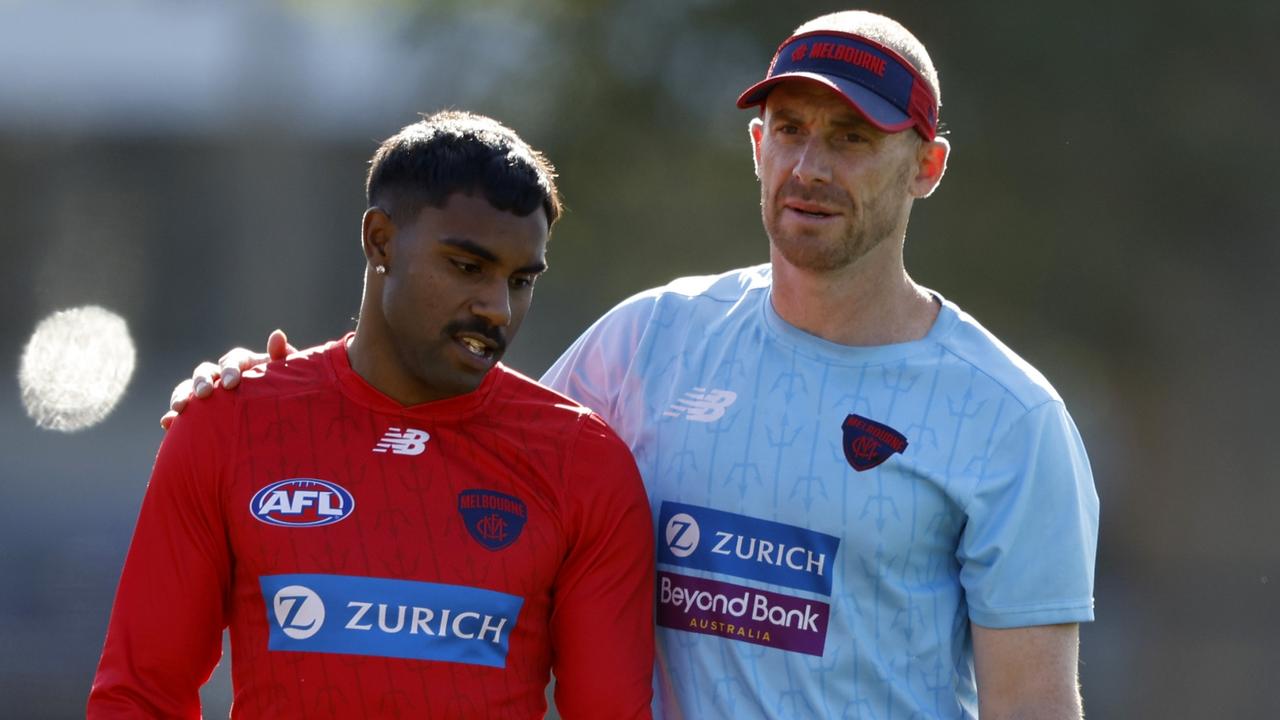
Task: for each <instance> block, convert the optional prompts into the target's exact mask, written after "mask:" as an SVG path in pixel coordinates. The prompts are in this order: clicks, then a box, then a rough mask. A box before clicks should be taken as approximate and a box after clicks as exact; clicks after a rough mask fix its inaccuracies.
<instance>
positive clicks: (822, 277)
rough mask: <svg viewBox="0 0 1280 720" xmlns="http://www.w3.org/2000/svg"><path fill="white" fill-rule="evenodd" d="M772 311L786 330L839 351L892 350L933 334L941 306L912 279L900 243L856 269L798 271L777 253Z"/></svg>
mask: <svg viewBox="0 0 1280 720" xmlns="http://www.w3.org/2000/svg"><path fill="white" fill-rule="evenodd" d="M770 260H771V262H772V264H773V290H772V301H773V309H774V310H775V311H776V312H777V313H778V316H779V317H781V318H782V319H783V320H785V321H786V322H787V323H788V324H790V325H792V326H794V327H797V328H799V329H801V330H803V331H805V332H807V333H809V334H810V335H816V336H818V337H820V338H822V339H824V340H827V341H829V342H833V343H839V344H841V345H862V346H869V345H892V344H895V343H903V342H911V341H913V340H919V339H920V338H922V337H924V336H925V335H927V334H929V329H930V328H932V327H933V323H934V321H935V320H936V319H937V317H938V303H937V302H936V301H935V300H934V298H933V296H932V295H931V294H930V293H929V291H928V290H926V289H924V288H923V287H921V286H920V285H917V284H916V283H915V282H914V281H913V280H912V279H911V278H910V277H909V276H908V275H907V271H906V268H905V267H904V266H903V261H902V245H901V243H893V242H891V241H887V240H886V241H884V242H881V243H880V245H879V246H877V247H876V248H874V249H872V250H871V251H870V252H868V253H867V254H866V255H864V256H862V257H861V258H859V259H858V260H857V261H856V262H854V263H853V264H852V265H850V266H848V267H844V268H839V269H836V270H830V271H813V270H807V269H803V268H797V267H795V266H794V265H791V264H790V263H788V262H787V260H786V258H783V257H782V256H781V255H780V254H779V253H778V251H777V250H771V251H770Z"/></svg>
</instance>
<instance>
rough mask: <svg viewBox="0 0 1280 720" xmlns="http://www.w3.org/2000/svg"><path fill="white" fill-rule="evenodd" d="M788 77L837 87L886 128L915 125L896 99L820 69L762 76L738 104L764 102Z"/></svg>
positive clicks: (850, 102) (872, 120)
mask: <svg viewBox="0 0 1280 720" xmlns="http://www.w3.org/2000/svg"><path fill="white" fill-rule="evenodd" d="M788 80H800V81H804V82H810V83H816V84H818V85H821V86H823V87H825V88H827V89H828V90H832V91H834V92H835V93H836V94H838V95H840V97H841V98H843V99H844V101H845V102H846V103H848V105H849V106H850V107H852V108H853V109H854V110H857V111H858V114H860V115H862V116H863V117H864V118H866V119H867V122H869V123H871V124H872V125H874V126H876V127H877V128H879V129H880V130H883V131H885V132H901V131H903V130H906V129H907V128H909V127H912V126H913V125H915V122H914V121H913V120H912V119H911V116H909V115H907V114H906V113H905V112H903V111H901V110H899V109H898V108H897V107H895V106H894V105H893V103H891V102H889V101H888V100H885V99H884V98H882V97H880V96H879V95H877V94H876V93H875V92H874V91H872V90H868V89H867V88H865V87H863V86H862V85H859V84H858V83H856V82H853V81H852V80H845V79H843V78H833V77H831V76H829V75H819V74H818V73H808V72H793V73H783V74H781V75H775V76H773V77H771V78H768V79H765V80H761V81H760V82H758V83H756V84H755V85H752V86H751V87H749V88H747V91H746V92H744V93H742V95H741V96H739V97H738V107H740V108H743V109H746V108H749V107H755V106H757V105H764V101H765V98H767V97H768V96H769V91H771V90H773V88H774V86H776V85H778V84H779V83H782V82H786V81H788Z"/></svg>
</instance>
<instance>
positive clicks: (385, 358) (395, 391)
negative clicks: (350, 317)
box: [347, 295, 446, 407]
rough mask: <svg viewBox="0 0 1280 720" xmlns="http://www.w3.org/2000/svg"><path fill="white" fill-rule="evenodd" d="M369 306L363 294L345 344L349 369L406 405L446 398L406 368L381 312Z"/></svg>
mask: <svg viewBox="0 0 1280 720" xmlns="http://www.w3.org/2000/svg"><path fill="white" fill-rule="evenodd" d="M371 307H372V306H371V304H370V302H369V298H368V297H367V295H366V297H365V299H364V302H362V303H361V304H360V319H359V320H358V321H357V322H356V333H355V335H353V336H352V337H351V340H350V341H349V342H348V343H347V360H348V362H350V363H351V369H352V370H353V371H355V373H356V374H357V375H359V376H360V377H361V379H363V380H364V381H365V382H367V383H369V384H370V385H372V386H373V388H374V389H375V390H377V391H378V392H380V393H382V394H383V395H386V396H387V397H389V398H391V399H392V400H395V401H396V402H398V403H400V404H401V405H404V406H406V407H407V406H411V405H421V404H422V403H426V402H432V401H434V400H441V399H443V398H444V397H446V396H445V395H442V394H440V393H439V392H437V391H434V390H432V389H431V388H429V387H427V386H426V385H424V384H423V383H422V382H420V381H419V380H418V379H417V378H416V377H414V376H413V375H412V374H411V373H409V372H407V371H406V370H405V368H404V365H403V363H401V361H400V358H399V357H397V356H396V351H395V347H394V345H393V344H392V342H391V337H390V334H389V331H388V329H387V327H386V324H385V322H384V321H383V320H382V316H381V313H380V312H373V311H372V310H371Z"/></svg>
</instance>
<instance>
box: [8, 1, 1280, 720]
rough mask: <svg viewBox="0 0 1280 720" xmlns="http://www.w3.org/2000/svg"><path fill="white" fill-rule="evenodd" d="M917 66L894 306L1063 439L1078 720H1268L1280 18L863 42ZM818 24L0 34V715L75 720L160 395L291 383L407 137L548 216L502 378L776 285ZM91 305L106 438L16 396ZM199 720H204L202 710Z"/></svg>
mask: <svg viewBox="0 0 1280 720" xmlns="http://www.w3.org/2000/svg"><path fill="white" fill-rule="evenodd" d="M865 7H867V8H868V9H873V10H880V11H883V12H887V13H889V14H891V15H893V16H894V17H896V18H898V19H899V20H901V21H902V22H904V24H906V25H907V26H908V27H910V28H911V29H912V30H913V31H914V32H915V33H916V34H917V35H918V36H919V37H920V38H921V39H922V40H923V41H924V42H925V43H926V44H927V45H928V47H929V48H930V50H931V52H932V54H933V58H934V61H935V63H936V64H937V66H938V68H939V70H940V73H941V79H942V85H943V96H944V101H945V105H944V108H943V112H942V119H943V121H944V123H945V126H946V127H947V128H948V130H949V135H948V137H949V138H950V141H951V143H952V145H953V148H954V151H953V155H952V159H951V165H950V168H949V170H948V173H947V175H946V178H945V181H944V182H943V185H942V187H941V189H940V190H939V191H938V192H937V193H936V195H935V196H934V197H932V198H929V199H927V200H924V201H921V202H919V203H918V204H917V206H916V208H915V212H914V215H913V220H912V225H911V228H910V230H909V232H908V242H907V256H908V267H909V269H910V271H911V272H912V274H913V276H914V277H915V278H916V279H917V280H919V281H921V282H923V283H925V284H927V285H929V286H931V287H933V288H935V289H937V290H938V291H940V292H942V293H943V294H945V295H946V296H947V297H949V298H950V299H953V300H955V301H957V302H958V303H960V304H961V305H962V306H963V307H965V308H966V309H967V310H969V311H970V312H971V313H972V314H974V315H975V316H977V317H978V318H979V319H980V320H981V321H982V322H984V324H986V325H987V326H988V327H989V328H990V329H992V330H993V331H994V332H995V333H996V334H997V335H999V336H1000V337H1001V338H1002V339H1004V340H1005V341H1006V342H1008V343H1009V344H1010V345H1011V346H1013V347H1014V348H1015V349H1016V350H1017V351H1018V352H1020V353H1021V354H1022V355H1023V356H1024V357H1026V358H1027V359H1028V360H1030V361H1031V362H1032V363H1033V364H1035V365H1037V366H1038V367H1039V368H1040V369H1041V370H1043V371H1044V372H1045V374H1046V375H1048V376H1049V378H1050V379H1051V380H1052V381H1053V382H1054V383H1055V385H1056V386H1057V387H1058V389H1059V390H1060V391H1061V392H1062V394H1063V395H1064V397H1065V398H1066V400H1067V403H1068V406H1069V407H1070V408H1071V410H1072V412H1073V414H1074V416H1075V417H1076V420H1077V422H1078V424H1079V425H1080V428H1081V431H1082V433H1083V434H1084V436H1085V440H1086V442H1087V444H1088V447H1089V449H1090V454H1091V457H1092V461H1093V464H1094V470H1095V473H1096V477H1097V483H1098V488H1099V492H1100V494H1101V496H1102V508H1103V516H1102V532H1101V549H1100V553H1099V563H1098V588H1097V602H1098V618H1099V619H1098V622H1096V623H1094V624H1093V625H1091V626H1088V627H1086V628H1085V629H1084V630H1083V639H1084V649H1083V658H1084V666H1083V678H1084V688H1085V697H1086V708H1087V710H1088V714H1089V717H1091V718H1095V719H1096V720H1106V719H1108V718H1171V717H1233V718H1254V717H1273V716H1277V715H1280V695H1278V694H1277V693H1276V692H1275V691H1274V688H1272V687H1271V682H1270V680H1271V677H1270V676H1271V674H1273V668H1275V667H1276V666H1277V665H1280V624H1278V623H1276V622H1275V621H1274V617H1273V616H1274V614H1275V611H1276V608H1277V607H1280V596H1278V595H1277V586H1280V551H1277V549H1276V548H1278V547H1280V530H1277V525H1276V523H1275V522H1274V521H1273V520H1272V515H1273V514H1274V513H1273V508H1275V507H1277V506H1278V505H1280V484H1277V483H1275V482H1271V481H1272V479H1273V478H1274V477H1275V475H1276V470H1275V468H1276V467H1280V445H1278V444H1277V443H1275V442H1274V441H1273V440H1272V438H1271V435H1272V434H1273V432H1274V428H1275V422H1274V420H1273V419H1272V408H1274V407H1275V406H1276V405H1277V404H1280V382H1277V381H1275V380H1274V379H1273V377H1272V368H1271V365H1272V364H1273V362H1272V360H1273V358H1275V357H1276V356H1277V353H1278V352H1280V347H1278V346H1280V342H1278V341H1277V332H1276V331H1275V330H1274V329H1273V328H1272V322H1271V320H1272V318H1273V317H1274V316H1275V315H1276V314H1277V311H1278V310H1280V307H1277V305H1278V304H1280V303H1278V302H1277V301H1278V300H1280V293H1277V291H1276V290H1275V288H1274V287H1272V282H1271V278H1272V276H1273V275H1274V274H1275V273H1276V272H1277V269H1278V266H1280V242H1277V239H1276V236H1277V233H1278V232H1280V213H1278V212H1277V210H1276V207H1277V205H1276V203H1275V202H1273V201H1272V200H1271V197H1270V195H1271V193H1272V191H1273V189H1274V186H1275V182H1274V180H1273V175H1274V168H1275V167H1276V166H1277V164H1278V163H1280V142H1278V141H1277V140H1276V138H1275V135H1274V133H1272V132H1271V131H1270V129H1269V127H1268V125H1267V122H1268V121H1269V120H1270V119H1271V118H1273V117H1276V116H1277V115H1280V93H1278V92H1276V91H1275V90H1274V88H1273V86H1274V84H1275V83H1274V82H1273V81H1272V80H1271V78H1272V77H1273V76H1274V75H1275V74H1276V72H1277V70H1280V59H1278V58H1280V56H1277V55H1276V53H1275V51H1274V40H1275V37H1276V35H1277V31H1280V9H1278V8H1280V5H1277V4H1276V3H1270V2H1263V1H1262V0H1253V1H1244V2H1238V3H1230V4H1229V7H1227V6H1205V5H1203V4H1200V3H1191V2H1189V1H1187V0H1176V1H1175V2H1155V1H1154V0H1140V1H1136V2H1121V3H1101V2H1084V3H1069V4H1044V3H1021V4H1018V3H938V2H923V1H919V0H905V1H903V2H894V3H888V2H869V3H867V4H866V5H865ZM836 9H844V7H843V6H841V5H837V4H835V3H830V2H812V3H800V4H796V3H777V2H745V1H738V2H731V1H729V0H690V1H687V2H653V1H652V0H648V1H644V0H615V1H613V2H606V1H605V0H595V1H591V0H535V1H534V2H517V1H516V0H496V1H493V2H482V3H477V2H471V1H467V2H464V1H463V0H440V1H437V2H431V3H420V2H410V1H409V0H375V1H374V2H354V0H352V1H340V0H281V1H280V2H275V3H272V2H257V1H250V0H241V1H240V2H230V3H214V4H194V3H185V4H174V3H164V2H160V1H159V0H134V1H132V2H118V1H117V2H103V3H78V2H71V1H70V0H46V1H43V2H40V1H37V0H29V1H22V0H9V1H8V2H0V197H3V198H4V209H5V218H4V220H5V222H4V223H2V224H0V241H2V242H3V247H4V249H5V262H4V265H3V270H2V271H0V272H3V280H4V281H3V282H0V304H2V306H3V307H4V308H5V310H6V312H5V313H4V314H3V315H2V316H0V327H2V328H3V332H2V333H0V337H2V338H4V341H3V342H4V343H5V346H4V347H3V348H0V375H3V376H4V377H7V378H11V380H9V381H5V382H0V398H3V400H4V402H3V404H0V408H2V411H0V430H2V431H0V449H3V451H4V457H5V462H4V463H2V464H0V466H2V467H3V470H2V471H0V572H3V573H4V576H5V577H6V578H7V580H6V582H4V583H0V647H3V648H4V651H3V652H2V653H0V698H4V701H5V707H6V713H10V712H12V713H13V714H14V716H21V717H29V718H38V717H50V718H53V717H67V716H72V715H75V714H76V713H78V712H80V708H82V706H83V698H84V696H85V694H86V693H87V690H88V683H89V680H90V678H91V676H92V672H93V669H94V666H95V663H96V661H97V656H98V651H99V649H100V647H101V640H102V633H103V631H104V629H105V626H106V618H107V613H108V611H109V607H110V602H111V596H112V592H113V589H114V584H115V581H116V577H117V574H118V571H119V567H120V563H121V561H122V559H123V555H124V552H125V550H126V547H127V543H128V538H129V534H130V530H131V527H132V522H133V518H134V515H135V513H136V508H137V505H138V502H139V500H140V498H141V494H142V491H143V488H144V484H145V479H146V476H147V473H148V471H149V466H150V461H151V458H152V457H153V453H154V449H155V446H156V444H157V443H158V442H159V441H160V438H161V435H160V433H159V431H158V429H157V428H156V419H157V418H158V416H159V415H160V413H161V412H162V410H163V409H164V407H165V405H166V404H167V400H168V393H169V389H170V387H171V386H172V384H173V383H174V382H176V381H177V380H178V379H179V378H180V377H181V376H183V375H185V374H186V373H187V372H189V369H190V367H191V366H192V365H193V364H194V363H195V362H196V361H197V360H199V359H202V358H209V357H215V356H216V355H218V354H220V353H221V352H222V351H223V350H224V349H226V348H227V347H230V346H232V345H235V344H252V345H258V344H261V342H262V341H263V339H264V338H265V336H266V333H267V332H268V331H269V330H270V329H271V328H273V327H276V326H282V327H285V328H286V329H288V330H289V331H290V332H291V335H292V337H293V338H294V340H295V342H297V343H300V344H311V343H315V342H319V341H322V340H324V339H326V338H329V337H331V336H333V335H336V334H338V333H340V332H343V331H344V330H345V329H347V328H349V327H350V325H351V318H352V317H353V316H354V313H355V311H356V308H357V306H358V301H359V293H360V273H361V271H362V263H363V259H362V257H361V256H360V253H359V247H358V229H359V217H360V213H361V211H362V210H363V207H364V203H363V192H362V188H363V172H364V169H365V162H366V160H367V158H368V156H369V154H370V153H371V152H372V150H373V148H374V147H375V145H376V141H377V140H378V139H379V138H381V137H384V136H386V135H388V134H390V133H391V132H393V131H394V130H395V129H396V128H398V127H400V126H402V125H404V124H406V123H408V122H411V121H412V120H413V119H414V113H416V112H420V111H430V110H434V109H437V108H441V107H448V106H453V107H465V108H468V109H473V110H477V111H480V112H485V113H489V114H492V115H494V116H496V117H498V118H500V119H502V120H503V121H505V122H507V123H508V124H510V125H511V126H513V127H514V128H516V129H517V130H518V131H519V132H521V133H522V134H523V135H524V136H525V137H526V138H527V139H528V140H530V141H531V142H532V143H533V144H535V145H537V146H538V147H540V148H542V149H544V150H545V151H546V152H547V154H548V155H549V156H550V157H551V159H552V160H553V162H555V164H556V165H557V166H558V168H559V170H560V173H561V183H562V189H563V191H564V193H565V196H566V198H567V204H568V213H567V214H566V216H565V218H564V220H563V222H562V224H561V225H559V226H558V227H557V229H556V232H555V237H554V240H553V243H552V250H551V254H550V263H551V266H552V270H551V272H550V273H548V275H547V276H546V277H545V278H544V279H543V280H541V281H540V282H539V287H538V293H537V301H536V303H535V306H534V311H533V314H532V316H531V318H530V320H529V321H528V322H527V323H526V325H525V328H524V330H523V331H522V334H521V337H520V339H519V340H518V341H517V343H516V345H515V347H514V349H513V350H512V353H511V354H510V355H509V358H508V359H509V362H510V364H512V365H514V366H515V367H518V368H520V369H523V370H525V371H527V372H529V373H532V374H537V373H539V372H540V371H541V370H542V369H543V368H545V367H546V365H548V364H549V363H550V362H551V361H552V360H553V359H554V357H555V356H556V355H557V353H558V352H559V351H560V350H561V349H562V348H563V347H564V346H565V345H566V344H567V343H568V342H570V341H571V340H572V338H573V337H575V336H576V334H577V333H578V332H580V331H581V330H582V329H583V328H584V327H585V326H586V325H587V324H588V323H590V322H591V320H592V319H594V318H595V317H596V316H598V315H599V314H600V313H601V312H603V311H604V310H605V309H607V308H608V307H609V306H610V305H611V304H612V303H613V302H615V301H617V300H619V299H621V298H622V297H625V296H627V295H629V294H631V293H633V292H637V291H640V290H642V289H645V288H647V287H650V286H652V285H654V284H658V283H661V282H664V281H666V280H667V279H669V278H671V277H674V276H676V275H679V274H689V273H710V272H717V271H720V270H723V269H727V268H729V267H734V266H738V265H743V264H748V263H756V262H764V261H765V260H767V240H766V238H765V236H764V234H763V231H762V230H761V227H760V222H759V209H758V196H757V192H758V191H757V187H756V183H755V180H754V177H753V175H752V168H751V161H750V154H749V149H748V144H747V133H746V123H747V121H748V120H749V119H750V117H751V113H750V112H743V111H739V110H737V109H736V108H735V107H734V105H733V102H734V100H735V99H736V97H737V94H738V93H739V92H740V91H741V90H742V89H743V88H745V87H746V86H747V85H748V84H749V83H750V82H752V81H753V80H754V79H756V78H758V77H759V76H761V75H762V74H763V72H764V70H765V67H766V65H767V63H768V60H769V56H770V54H771V52H772V51H773V49H774V48H775V47H776V46H777V44H778V43H779V42H780V41H781V40H782V39H783V38H785V37H786V35H787V34H788V33H789V31H790V30H791V29H792V28H793V27H795V26H796V25H798V24H800V23H801V22H803V21H804V20H806V19H808V18H810V17H812V16H815V15H817V14H820V13H822V12H826V11H831V10H836ZM86 304H97V305H102V306H104V307H108V308H111V309H113V310H115V311H116V312H119V313H121V314H122V315H124V316H125V317H126V318H127V320H128V321H129V323H130V326H131V327H132V328H133V331H134V338H135V340H136V342H137V345H138V352H139V355H138V367H137V373H136V375H135V378H134V381H133V384H132V385H131V388H130V392H129V394H128V395H127V396H126V397H125V399H124V401H123V402H122V404H121V406H120V407H119V409H117V410H116V412H115V414H114V415H112V416H111V417H110V418H109V419H108V420H107V421H106V422H104V423H103V424H102V425H101V426H99V427H96V428H94V429H91V430H89V431H86V432H84V433H81V434H79V435H74V436H63V435H57V436H55V435H54V434H52V433H47V432H42V431H39V430H37V429H35V428H34V427H33V426H32V425H31V423H30V422H29V421H28V420H27V419H26V416H25V414H24V413H23V411H22V408H21V403H20V402H19V398H18V390H17V384H16V380H14V378H16V375H17V362H18V357H19V354H20V352H21V348H22V347H23V345H24V343H25V341H26V339H27V337H28V336H29V335H30V333H31V332H32V330H33V328H34V327H35V325H36V323H37V322H38V321H39V319H40V318H42V317H44V316H46V315H48V314H49V313H50V312H53V311H55V310H58V309H62V308H66V307H72V306H78V305H86ZM218 677H219V678H220V679H219V680H218V681H217V683H221V684H217V685H215V687H214V688H212V689H211V690H210V692H209V693H208V695H207V697H208V698H209V705H208V714H209V715H210V716H217V714H218V713H219V712H225V707H226V702H227V696H226V686H225V682H226V681H225V675H224V674H223V671H220V672H219V676H218Z"/></svg>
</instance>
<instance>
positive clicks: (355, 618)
mask: <svg viewBox="0 0 1280 720" xmlns="http://www.w3.org/2000/svg"><path fill="white" fill-rule="evenodd" d="M258 583H259V585H260V587H261V589H262V598H263V601H264V602H265V603H266V610H267V625H268V627H269V628H270V634H269V637H268V641H267V647H268V648H270V649H271V650H284V651H292V652H318V653H345V654H349V655H366V656H371V657H392V658H404V659H408V660H440V661H444V662H457V663H466V664H470V665H486V666H489V667H498V668H501V667H506V664H507V647H508V642H509V640H510V638H511V633H512V631H513V630H515V626H516V620H517V618H518V617H519V615H520V608H521V607H522V606H523V604H524V598H521V597H518V596H516V595H508V594H506V593H501V592H497V591H494V590H483V589H480V588H474V587H467V586H463V585H444V584H440V583H428V582H417V581H411V580H392V579H388V578H371V577H359V576H352V575H318V574H292V575H263V576H260V577H259V578H258Z"/></svg>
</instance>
